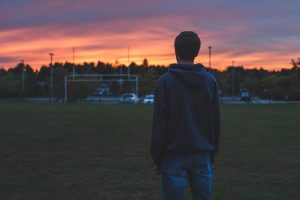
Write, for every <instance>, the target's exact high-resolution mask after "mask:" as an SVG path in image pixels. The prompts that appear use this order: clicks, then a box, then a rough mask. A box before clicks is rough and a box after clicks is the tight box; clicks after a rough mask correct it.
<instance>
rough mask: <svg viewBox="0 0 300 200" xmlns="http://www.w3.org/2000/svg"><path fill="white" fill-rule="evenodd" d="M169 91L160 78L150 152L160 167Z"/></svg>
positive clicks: (157, 86) (156, 94)
mask: <svg viewBox="0 0 300 200" xmlns="http://www.w3.org/2000/svg"><path fill="white" fill-rule="evenodd" d="M167 102H168V101H167V91H166V87H165V83H164V81H163V79H160V80H159V81H158V83H157V85H156V88H155V96H154V106H153V121H152V135H151V142H150V152H151V156H152V158H153V160H154V163H155V165H156V167H157V168H160V161H161V154H162V151H163V144H164V135H165V132H166V129H167V119H168V105H167Z"/></svg>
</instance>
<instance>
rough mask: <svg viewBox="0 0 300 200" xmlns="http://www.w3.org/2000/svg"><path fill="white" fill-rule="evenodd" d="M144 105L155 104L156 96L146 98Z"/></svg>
mask: <svg viewBox="0 0 300 200" xmlns="http://www.w3.org/2000/svg"><path fill="white" fill-rule="evenodd" d="M143 103H145V104H153V103H154V95H153V94H149V95H146V96H145V98H144V101H143Z"/></svg>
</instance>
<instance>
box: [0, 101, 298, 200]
mask: <svg viewBox="0 0 300 200" xmlns="http://www.w3.org/2000/svg"><path fill="white" fill-rule="evenodd" d="M151 109H152V108H151V106H147V105H97V104H68V105H64V104H59V105H49V104H30V103H0V199H1V200H2V199H3V200H17V199H18V200H19V199H26V200H33V199H36V200H48V199H49V200H50V199H51V200H52V199H57V200H63V199H64V200H66V199H70V200H95V199H103V200H111V199H117V200H120V199H124V200H150V199H151V200H152V199H162V190H161V185H160V177H159V176H157V175H156V174H155V173H154V169H153V166H152V160H151V159H150V155H149V152H148V149H149V147H148V146H149V137H150V130H151V118H152V116H151V113H152V110H151ZM299 122H300V105H264V106H262V105H226V106H222V136H221V150H220V153H219V155H218V157H217V158H216V163H215V166H214V185H213V195H214V199H217V200H232V199H234V200H235V199H237V200H239V199H243V200H258V199H259V200H267V199H268V200H277V199H278V200H282V199H291V200H293V199H298V197H299V195H300V191H299V185H300V170H299V166H300V159H299V155H300V148H299V144H300V126H299ZM187 199H191V198H190V195H189V194H187Z"/></svg>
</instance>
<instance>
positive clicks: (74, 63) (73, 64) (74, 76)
mask: <svg viewBox="0 0 300 200" xmlns="http://www.w3.org/2000/svg"><path fill="white" fill-rule="evenodd" d="M74 78H75V47H73V79H74Z"/></svg>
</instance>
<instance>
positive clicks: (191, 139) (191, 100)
mask: <svg viewBox="0 0 300 200" xmlns="http://www.w3.org/2000/svg"><path fill="white" fill-rule="evenodd" d="M219 135H220V113H219V98H218V86H217V82H216V80H215V78H214V77H213V75H212V74H210V73H208V72H207V71H206V70H205V67H204V66H203V65H202V64H189V65H188V64H173V65H170V67H169V72H167V73H165V74H164V75H162V76H161V77H160V79H159V81H158V83H157V85H156V89H155V98H154V108H153V124H152V137H151V144H150V146H151V148H150V151H151V155H152V158H153V159H154V162H155V164H156V166H157V167H158V168H159V167H160V160H161V156H162V154H163V153H164V152H173V153H198V152H212V153H215V152H217V151H218V149H219Z"/></svg>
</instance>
